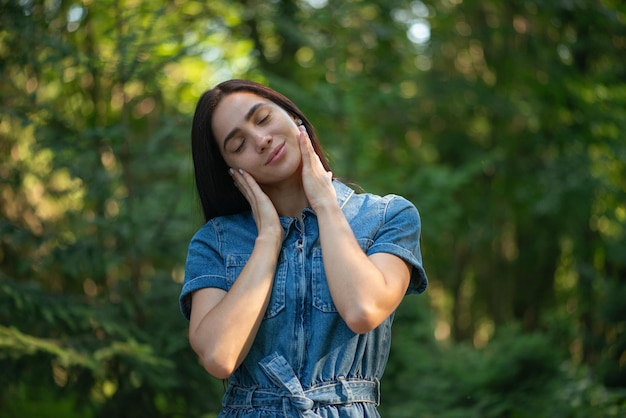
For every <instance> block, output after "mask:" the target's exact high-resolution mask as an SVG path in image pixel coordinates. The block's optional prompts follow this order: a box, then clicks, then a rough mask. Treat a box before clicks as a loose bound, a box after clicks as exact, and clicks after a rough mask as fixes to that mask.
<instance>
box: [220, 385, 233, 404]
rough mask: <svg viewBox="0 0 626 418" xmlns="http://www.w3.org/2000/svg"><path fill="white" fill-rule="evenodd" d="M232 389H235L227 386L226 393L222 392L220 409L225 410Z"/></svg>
mask: <svg viewBox="0 0 626 418" xmlns="http://www.w3.org/2000/svg"><path fill="white" fill-rule="evenodd" d="M234 388H235V387H234V386H233V385H228V387H227V388H226V392H224V396H223V397H222V408H226V405H228V401H229V400H230V397H231V395H232V393H233V390H234Z"/></svg>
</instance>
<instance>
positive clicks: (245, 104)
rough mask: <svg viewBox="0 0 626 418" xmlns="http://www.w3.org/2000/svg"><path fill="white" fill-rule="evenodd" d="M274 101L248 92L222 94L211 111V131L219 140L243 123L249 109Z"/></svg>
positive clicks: (271, 103)
mask: <svg viewBox="0 0 626 418" xmlns="http://www.w3.org/2000/svg"><path fill="white" fill-rule="evenodd" d="M258 103H264V104H270V105H273V104H274V103H273V102H272V101H270V100H268V99H266V98H264V97H261V96H259V95H258V94H254V93H250V92H235V93H230V94H228V95H227V96H224V97H223V98H222V100H221V101H220V102H219V104H218V105H217V106H216V108H215V110H214V111H213V117H212V125H213V133H214V134H215V136H216V138H218V141H221V140H222V139H223V138H224V137H225V136H226V134H227V133H228V132H230V130H232V129H233V128H236V127H237V126H238V125H239V124H240V123H244V122H245V120H246V115H247V113H248V112H249V111H250V109H251V108H252V107H253V106H254V105H256V104H258Z"/></svg>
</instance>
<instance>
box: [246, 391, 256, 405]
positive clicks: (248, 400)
mask: <svg viewBox="0 0 626 418" xmlns="http://www.w3.org/2000/svg"><path fill="white" fill-rule="evenodd" d="M255 390H256V386H252V387H251V388H250V390H248V392H247V393H246V407H247V408H252V396H253V395H254V391H255Z"/></svg>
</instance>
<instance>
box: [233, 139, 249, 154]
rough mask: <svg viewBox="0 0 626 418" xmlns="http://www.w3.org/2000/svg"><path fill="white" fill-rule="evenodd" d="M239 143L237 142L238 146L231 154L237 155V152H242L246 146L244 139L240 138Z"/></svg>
mask: <svg viewBox="0 0 626 418" xmlns="http://www.w3.org/2000/svg"><path fill="white" fill-rule="evenodd" d="M239 141H240V142H239V145H238V146H237V148H235V149H234V150H232V151H231V152H233V153H235V154H237V153H239V152H241V151H243V149H244V146H245V145H246V138H241V139H240V140H239Z"/></svg>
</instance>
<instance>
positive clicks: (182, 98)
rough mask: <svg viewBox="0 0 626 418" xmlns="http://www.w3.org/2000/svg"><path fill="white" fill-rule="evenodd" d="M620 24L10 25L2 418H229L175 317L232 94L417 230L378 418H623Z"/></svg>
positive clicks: (570, 7) (82, 5) (49, 13)
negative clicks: (290, 130) (203, 96)
mask: <svg viewBox="0 0 626 418" xmlns="http://www.w3.org/2000/svg"><path fill="white" fill-rule="evenodd" d="M625 23H626V8H625V6H624V5H623V4H622V3H621V2H616V1H609V0H604V1H597V2H540V1H534V0H523V1H522V0H515V1H510V2H499V1H495V0H483V1H475V0H465V1H462V2H461V1H426V0H422V1H410V2H409V1H405V0H390V1H368V2H365V1H351V0H345V1H332V2H331V1H328V2H325V1H308V0H286V1H279V2H262V1H231V2H227V1H222V0H216V1H210V2H202V1H185V2H148V1H132V2H131V1H126V2H125V1H111V0H102V1H100V0H99V1H97V2H69V1H56V2H49V1H43V0H28V1H10V0H0V73H1V77H0V369H1V370H2V373H1V374H0V383H1V384H2V388H3V390H2V392H1V393H0V415H2V416H7V417H13V416H15V417H17V416H20V417H21V416H34V415H38V416H43V414H48V416H66V417H72V416H81V417H93V418H96V417H100V416H119V417H124V416H129V417H130V416H143V415H150V416H155V417H158V416H163V417H165V416H168V417H182V416H185V417H187V416H199V417H212V416H214V414H215V412H216V411H217V410H218V409H219V402H220V397H221V394H222V392H223V386H222V382H220V381H216V380H215V379H212V378H210V377H208V375H207V374H206V373H205V372H204V371H203V369H202V367H201V366H200V365H199V364H198V361H197V358H196V355H195V354H194V353H193V352H192V351H191V350H190V348H189V346H188V342H187V330H186V323H185V321H184V320H183V319H182V317H181V315H180V313H179V312H178V306H177V296H178V292H179V290H180V283H181V281H182V274H183V273H182V271H183V262H184V258H185V249H186V246H187V243H188V241H189V238H190V236H191V234H192V233H193V231H194V230H195V229H196V228H197V226H198V225H199V224H200V223H201V222H202V217H201V213H200V209H199V206H198V204H197V202H196V199H195V197H194V190H193V184H192V178H193V176H192V172H191V171H192V169H191V157H190V149H189V148H190V147H189V138H188V137H189V129H190V128H189V126H190V121H191V114H192V112H193V109H194V106H195V102H196V100H197V98H198V96H199V94H200V93H201V92H202V91H203V90H204V89H206V88H207V87H209V86H211V85H213V84H215V83H216V82H218V81H221V80H223V79H226V78H231V77H235V76H236V77H248V78H252V79H256V80H260V81H265V82H268V83H269V84H270V85H271V86H272V87H274V88H276V89H278V90H279V91H281V92H283V93H285V94H286V95H288V96H289V97H291V98H292V99H293V100H294V101H295V102H296V103H297V104H298V105H299V106H300V107H301V108H302V110H303V111H304V112H305V113H306V114H307V115H309V117H310V119H311V120H312V122H313V123H314V125H315V126H316V128H317V130H318V134H319V136H320V138H321V141H322V143H323V144H324V145H325V148H326V150H327V151H328V153H329V154H330V160H331V164H332V166H333V169H334V171H335V174H337V175H338V176H339V177H342V178H344V179H346V180H348V181H352V182H355V183H357V184H359V185H361V186H362V187H363V188H364V189H366V190H369V191H373V192H377V193H397V194H401V195H404V196H406V197H408V198H409V199H411V200H412V201H413V202H415V204H416V205H417V206H418V208H419V210H420V212H421V214H422V221H423V251H424V260H425V265H426V269H427V272H428V274H429V278H430V280H431V287H430V288H429V290H428V291H427V293H426V295H425V296H420V297H409V298H407V300H406V301H405V302H404V303H403V305H402V306H401V308H400V309H399V310H398V313H397V315H396V325H395V328H394V333H395V335H394V344H393V348H392V355H391V358H390V363H389V367H388V369H387V371H386V375H385V380H384V382H383V404H382V406H381V412H382V414H383V416H389V417H400V418H401V417H415V416H424V417H428V416H436V417H464V418H465V417H472V416H475V417H509V418H513V417H515V418H523V417H531V416H533V417H535V416H537V417H543V416H545V417H548V416H549V417H567V418H570V417H571V418H578V417H581V418H582V417H605V416H606V417H619V416H624V415H625V412H626V411H625V409H626V394H625V393H624V388H625V387H626V368H625V364H626V363H625V362H624V358H625V356H626V334H625V333H624V332H623V330H624V326H625V325H626V324H625V320H626V312H625V311H624V303H623V300H624V298H625V297H626V290H625V289H626V281H625V280H626V279H625V278H626V256H625V254H626V240H625V239H624V237H625V233H626V206H625V203H624V202H626V183H625V182H624V179H625V178H626V163H625V162H626V143H625V142H624V141H623V138H624V135H625V133H626V84H625V83H624V80H625V74H626V62H625V61H624V60H623V56H624V53H625V52H626V51H625V50H626V29H625V28H626V24H625ZM511 324H520V325H519V327H514V326H512V325H511ZM435 335H436V336H437V340H435V338H434V336H435ZM476 347H479V348H476ZM33 405H36V406H33ZM34 408H36V409H34Z"/></svg>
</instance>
